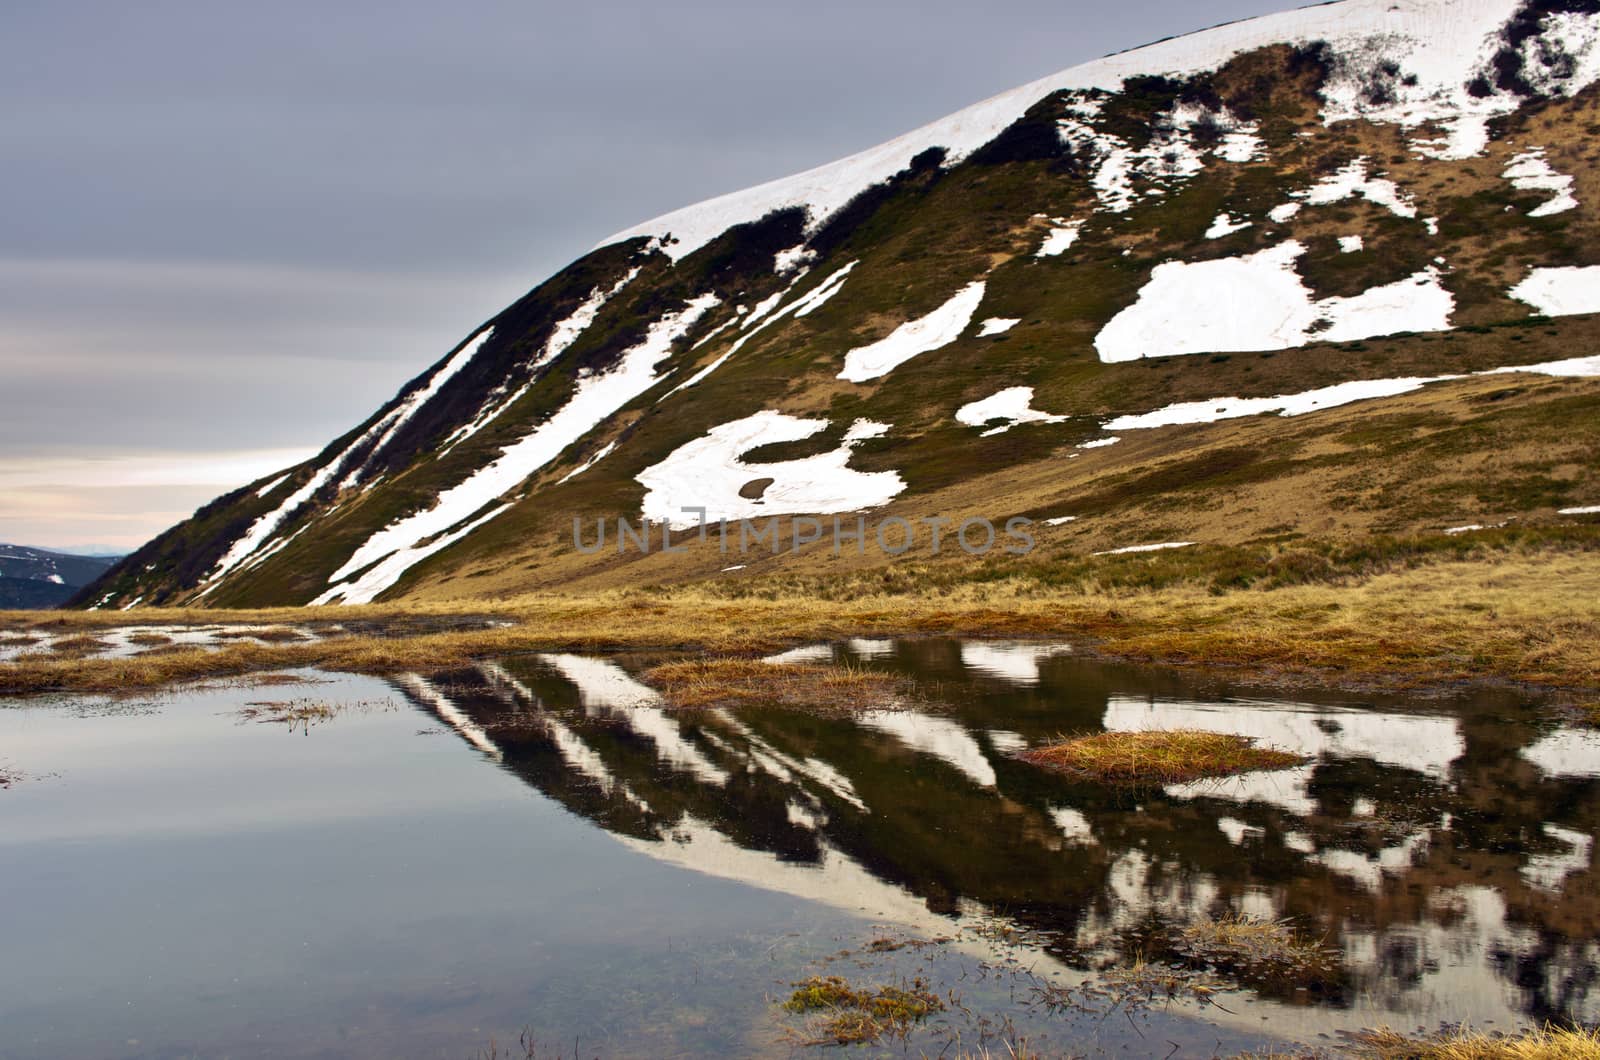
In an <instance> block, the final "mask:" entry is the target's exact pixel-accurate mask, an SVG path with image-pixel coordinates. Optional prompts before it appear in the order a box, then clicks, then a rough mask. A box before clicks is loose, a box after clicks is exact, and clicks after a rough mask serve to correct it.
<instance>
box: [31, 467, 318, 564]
mask: <svg viewBox="0 0 1600 1060" xmlns="http://www.w3.org/2000/svg"><path fill="white" fill-rule="evenodd" d="M314 455H315V451H314V450H311V449H264V450H245V451H237V452H201V453H141V454H128V455H119V456H91V457H81V458H76V459H74V458H70V457H63V456H57V457H45V458H26V459H15V458H0V541H6V542H12V543H17V544H29V545H39V546H43V547H56V548H63V549H70V548H71V546H72V545H74V544H78V543H81V542H83V541H86V540H92V541H94V542H95V543H97V544H106V545H116V546H119V547H122V548H127V549H129V550H132V549H133V548H136V547H138V546H139V545H140V544H143V543H144V542H145V541H147V540H149V539H150V538H151V537H154V536H155V535H156V534H158V533H160V532H161V531H162V530H164V529H166V528H167V527H169V526H172V525H173V524H175V523H177V522H180V521H182V520H183V519H186V518H188V517H189V516H190V515H192V514H193V513H194V510H195V509H196V508H198V507H200V506H201V505H203V504H205V503H206V502H208V501H210V500H211V499H212V498H214V497H216V496H218V495H219V494H222V493H226V492H228V491H229V490H232V489H236V488H237V487H239V486H243V485H246V484H247V483H250V482H254V481H255V480H257V479H260V478H263V477H265V476H267V475H271V474H274V473H276V472H279V471H283V470H285V469H287V468H290V467H293V466H294V465H296V464H300V463H303V462H304V461H306V460H308V459H310V458H311V457H312V456H314Z"/></svg>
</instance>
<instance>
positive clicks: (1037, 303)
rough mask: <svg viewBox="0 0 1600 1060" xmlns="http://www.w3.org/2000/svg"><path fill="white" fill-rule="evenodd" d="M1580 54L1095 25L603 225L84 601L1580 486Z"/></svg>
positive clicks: (1317, 13)
mask: <svg viewBox="0 0 1600 1060" xmlns="http://www.w3.org/2000/svg"><path fill="white" fill-rule="evenodd" d="M1597 82H1600V0H1342V2H1336V3H1331V4H1324V5H1321V6H1317V7H1311V8H1304V9H1301V10H1296V11H1289V12H1285V13H1283V14H1280V15H1274V16H1270V17H1266V18H1260V19H1255V20H1251V21H1247V22H1240V23H1235V24H1231V25H1227V26H1222V27H1218V28H1216V29H1213V30H1208V31H1205V32H1202V33H1198V34H1193V35H1190V36H1186V37H1179V38H1174V39H1170V40H1166V41H1162V42H1160V43H1158V44H1154V45H1150V46H1148V47H1144V48H1139V49H1136V50H1132V51H1128V52H1123V53H1120V54H1118V55H1114V56H1110V57H1108V58H1105V59H1101V60H1098V61H1096V62H1093V63H1089V64H1087V65H1084V66H1079V67H1075V68H1073V69H1071V70H1067V71H1065V72H1063V73H1061V74H1058V75H1056V76H1054V77H1050V78H1045V79H1043V80H1041V81H1036V82H1034V83H1032V84H1029V85H1026V86H1023V87H1022V88H1019V89H1016V90H1014V91H1012V92H1008V93H1005V94H1003V95H1001V96H997V97H995V98H994V99H991V100H987V101H985V102H983V103H980V104H978V105H976V106H974V107H971V108H968V109H967V110H964V111H961V112H960V113H958V114H955V115H952V116H951V117H949V118H947V119H944V120H943V121H940V122H935V123H934V124H932V125H930V126H927V127H926V128H923V129H920V130H917V131H916V132H914V133H911V134H908V135H907V136H904V137H901V138H899V139H897V140H894V141H892V142H890V143H888V144H884V145H882V146H880V147H878V148H874V149H873V150H870V151H867V152H864V153H862V154H860V155H857V156H854V157H852V158H849V159H845V160H843V161H841V162H836V163H833V164H832V165H828V166H823V167H821V168H819V169H815V170H812V171H810V172H807V173H804V174H801V175H799V176H796V177H793V178H789V179H787V180H781V181H776V182H773V183H771V184H766V185H762V186H760V187H757V188H752V189H749V190H748V191H743V192H738V193H735V194H733V195H728V196H723V197H721V198H717V199H713V200H711V201H709V202H706V203H702V204H700V205H698V206H693V207H690V208H688V209H685V210H681V211H678V212H676V213H673V214H669V215H667V216H665V217H661V218H657V219H656V220H654V221H651V222H648V223H646V224H644V225H640V226H637V227H635V228H631V229H628V230H626V231H624V232H621V233H619V234H618V235H616V236H614V237H612V238H611V239H609V240H607V241H606V242H605V243H604V244H602V245H601V246H600V247H598V248H597V249H596V250H594V251H593V252H591V253H590V254H589V255H587V256H585V257H584V258H582V259H580V260H579V261H577V262H575V263H574V264H573V265H571V266H569V267H568V268H567V269H565V270H563V271H562V272H561V273H559V274H557V275H556V276H555V277H552V278H551V279H550V280H548V281H546V282H544V283H543V284H541V285H539V286H538V287H536V288H535V289H534V290H533V291H531V292H530V293H529V294H528V295H527V296H525V297H524V298H523V299H521V300H520V301H518V302H517V303H516V304H515V305H513V306H511V307H509V308H508V309H506V310H505V311H503V312H501V313H500V314H498V315H496V316H495V317H493V318H492V319H490V320H489V321H486V322H485V323H484V325H483V326H481V327H480V328H478V329H475V330H474V331H473V333H472V334H471V335H469V336H468V338H467V339H466V340H465V341H463V342H462V344H461V345H460V346H459V347H457V348H456V349H454V350H452V351H450V352H449V353H448V354H447V355H446V356H445V357H443V358H442V359H441V360H440V361H439V362H438V363H437V364H436V365H434V366H433V367H432V368H430V369H429V370H427V371H426V372H424V373H423V374H422V375H420V376H418V377H417V379H416V380H415V381H413V382H412V383H411V384H410V385H408V386H407V387H406V388H405V390H404V391H402V393H401V394H399V395H397V397H396V398H395V399H394V400H393V401H392V402H390V403H389V404H388V405H387V406H385V407H384V408H383V409H381V410H379V411H378V413H376V414H375V415H374V416H373V417H372V418H371V419H370V420H368V421H367V422H366V423H365V424H363V425H361V426H360V427H358V428H357V429H355V430H354V431H352V432H350V433H349V434H348V435H346V436H345V437H343V438H341V439H339V440H337V441H336V442H334V443H333V444H332V445H330V446H329V447H328V448H327V449H326V450H324V451H323V453H321V454H320V455H319V456H318V457H317V458H316V459H315V460H313V461H312V462H310V463H308V464H306V465H304V466H302V467H299V468H294V469H290V470H289V471H288V472H287V473H286V474H284V475H283V476H281V477H277V478H274V479H272V480H269V481H265V482H263V483H259V484H256V485H255V486H252V487H249V488H247V489H244V490H241V491H238V492H236V493H234V494H231V495H229V496H227V497H224V498H221V499H219V500H218V501H217V502H215V503H214V504H212V505H210V506H208V507H207V508H205V509H203V510H201V511H200V512H198V513H196V515H195V517H194V518H193V519H191V520H189V521H187V522H185V523H183V524H181V525H180V526H178V527H176V528H174V529H173V530H172V531H170V532H169V533H168V534H165V535H163V536H162V537H161V538H159V539H157V540H156V541H154V542H152V543H151V544H150V545H149V546H147V547H146V548H145V549H143V550H141V551H140V553H139V554H138V555H136V556H134V557H131V558H130V559H129V560H128V561H127V562H125V563H123V564H121V565H120V566H119V567H118V568H116V569H115V570H114V571H113V572H111V574H110V575H108V577H107V578H106V579H104V580H103V582H102V583H101V584H100V585H97V586H96V587H95V588H94V590H93V591H91V592H87V593H85V594H83V595H82V596H81V597H80V598H79V602H80V603H84V604H87V605H94V604H102V605H103V606H122V605H125V604H127V603H130V602H132V601H135V600H139V601H141V602H144V603H156V602H168V603H170V602H195V603H205V604H232V603H245V604H254V603H304V602H309V601H315V602H319V603H346V604H348V603H361V602H366V601H370V600H374V599H378V598H382V597H386V596H392V595H395V594H403V593H407V592H417V591H427V592H430V593H440V594H468V595H482V594H485V593H504V592H513V591H519V590H525V589H531V588H537V587H544V586H549V585H554V584H567V583H582V584H595V583H604V584H618V583H627V582H628V581H630V580H633V579H637V578H650V579H654V578H661V577H698V576H721V575H725V574H729V573H738V572H739V571H741V570H744V569H746V568H749V567H751V561H750V560H749V559H748V557H746V558H745V559H742V560H737V561H729V559H728V558H727V556H726V555H725V554H724V553H723V552H722V550H721V548H719V547H716V544H715V542H713V543H712V545H710V546H708V545H707V544H706V543H705V542H702V541H700V539H699V537H698V535H696V536H695V537H694V540H693V542H692V543H691V544H690V545H689V546H687V551H685V552H677V551H676V542H675V551H674V552H673V553H670V554H667V555H663V554H662V553H661V552H660V551H659V531H658V533H657V537H656V539H654V540H655V543H656V545H657V549H656V551H654V552H652V553H651V554H649V555H644V556H641V555H639V554H638V552H637V550H636V549H635V550H633V551H630V552H629V553H627V554H618V553H617V552H616V550H615V548H614V547H611V546H608V547H607V548H606V549H605V550H603V551H600V552H594V551H593V550H587V551H586V550H583V549H578V548H576V547H575V545H574V542H573V540H572V526H573V520H574V518H579V519H581V520H584V521H585V525H588V526H589V527H590V528H591V537H592V530H593V526H594V520H596V519H598V518H609V519H614V518H617V517H622V518H627V519H632V520H635V521H638V520H640V519H644V518H648V519H649V520H651V521H653V522H654V523H656V524H665V525H669V526H671V527H673V528H678V529H679V530H680V533H682V532H683V531H682V530H681V528H682V527H684V526H685V525H686V524H688V523H689V522H692V521H693V520H694V516H693V515H689V514H685V509H699V508H704V509H706V510H707V511H708V512H709V513H712V514H711V517H712V518H716V517H718V516H728V517H732V518H739V517H756V516H784V517H812V516H819V515H828V516H830V517H831V516H834V515H839V514H844V513H851V512H856V511H870V512H872V513H874V514H875V516H876V517H879V518H881V517H887V516H896V515H897V516H901V517H903V518H907V519H913V520H914V519H916V518H920V517H926V516H934V515H939V514H951V513H952V512H964V513H969V514H981V515H983V516H985V517H987V518H990V519H991V520H992V521H994V522H996V523H1001V522H1003V521H1004V520H1005V519H1006V518H1008V517H1012V516H1022V517H1029V518H1032V517H1039V518H1040V519H1041V520H1044V519H1045V517H1048V518H1049V520H1050V521H1049V522H1048V523H1047V525H1048V526H1049V527H1050V530H1049V534H1050V537H1051V540H1052V541H1053V542H1055V544H1056V545H1057V546H1059V550H1066V551H1090V550H1093V551H1104V550H1109V549H1111V548H1115V547H1120V546H1122V545H1125V544H1128V543H1130V542H1128V541H1126V540H1124V539H1125V538H1128V537H1143V536H1153V535H1160V536H1161V537H1162V538H1164V539H1165V540H1179V539H1181V540H1192V539H1200V540H1205V539H1206V538H1205V535H1206V534H1207V533H1215V534H1222V535H1228V536H1232V537H1235V538H1239V539H1241V540H1243V539H1247V538H1249V537H1250V536H1251V535H1252V534H1265V533H1267V532H1268V531H1269V530H1271V531H1273V532H1275V533H1277V534H1279V535H1280V536H1281V535H1282V534H1284V533H1292V534H1303V533H1311V532H1315V533H1318V534H1333V535H1339V534H1354V533H1366V532H1371V531H1372V530H1393V529H1421V528H1427V527H1429V526H1431V525H1433V524H1435V523H1438V522H1441V521H1443V522H1449V521H1450V520H1457V521H1459V522H1460V523H1481V522H1483V521H1484V520H1485V519H1486V518H1488V517H1489V516H1495V517H1497V518H1528V517H1534V516H1539V515H1540V514H1541V513H1543V514H1544V515H1548V516H1552V517H1553V516H1555V515H1557V514H1559V513H1560V512H1561V511H1562V510H1563V509H1579V508H1583V507H1585V506H1587V505H1588V504H1593V503H1594V499H1595V498H1594V494H1595V493H1596V492H1597V484H1596V483H1595V481H1594V475H1593V471H1594V465H1595V463H1596V461H1595V459H1594V457H1593V452H1595V451H1600V450H1591V449H1589V448H1586V446H1589V445H1591V443H1592V441H1593V439H1592V438H1591V436H1590V433H1591V432H1593V431H1596V430H1600V427H1597V426H1596V422H1597V421H1600V417H1595V416H1593V415H1592V412H1593V411H1594V406H1593V404H1592V402H1593V401H1594V399H1595V397H1596V388H1597V387H1600V384H1596V383H1594V382H1592V381H1591V380H1592V379H1593V377H1595V376H1596V375H1600V366H1596V365H1595V364H1594V363H1593V361H1592V359H1590V358H1589V356H1588V355H1590V354H1593V353H1594V352H1595V351H1596V350H1597V349H1600V347H1597V346H1596V345H1595V340H1596V337H1597V335H1600V323H1597V321H1596V320H1595V319H1593V318H1591V317H1590V316H1589V314H1594V313H1600V214H1597V213H1596V210H1595V203H1596V199H1597V196H1600V176H1597V173H1596V168H1595V165H1594V163H1595V161H1596V157H1595V153H1594V150H1593V149H1592V147H1591V146H1590V145H1591V144H1592V143H1593V142H1594V137H1595V134H1596V132H1597V131H1600V105H1597V102H1600V84H1597ZM1533 365H1542V366H1544V367H1541V368H1539V369H1537V370H1528V367H1529V366H1533ZM1505 369H1512V370H1514V371H1513V372H1512V373H1511V374H1509V375H1508V374H1506V373H1505V372H1503V371H1502V370H1505ZM1517 380H1521V382H1517ZM1491 393H1494V394H1499V395H1500V396H1499V397H1497V398H1495V399H1494V400H1493V401H1489V400H1488V399H1487V398H1486V397H1484V395H1486V394H1491ZM1586 403H1588V404H1586ZM1208 409H1210V410H1213V411H1211V412H1207V411H1206V410H1208ZM1557 409H1560V410H1562V411H1560V412H1557V411H1553V410H1557ZM1423 410H1428V411H1426V412H1424V411H1423ZM1311 413H1314V414H1315V415H1306V414H1311ZM1273 416H1276V419H1270V418H1267V419H1264V418H1263V417H1273ZM1302 416H1304V419H1305V421H1306V423H1308V424H1310V425H1309V426H1302V425H1301V422H1300V421H1301V419H1302ZM1419 416H1420V417H1423V419H1420V420H1419V419H1418V417H1419ZM1319 417H1321V418H1322V419H1321V421H1320V423H1316V422H1314V421H1317V420H1318V418H1319ZM1374 417H1376V418H1378V419H1379V420H1381V422H1382V423H1384V424H1385V427H1384V429H1383V430H1378V431H1377V433H1373V432H1374V430H1375V428H1372V427H1366V428H1361V429H1357V428H1355V427H1350V426H1348V425H1349V424H1351V423H1354V422H1356V421H1357V420H1365V419H1370V418H1374ZM1339 425H1345V427H1344V428H1342V429H1344V431H1345V433H1344V434H1338V433H1336V432H1334V433H1330V432H1333V430H1334V428H1335V427H1336V426H1339ZM1363 431H1365V433H1362V432H1363ZM1491 438H1492V439H1493V441H1492V444H1491V442H1490V441H1489V440H1490V439H1491ZM1245 439H1249V440H1248V442H1246V441H1245ZM1337 439H1342V441H1339V440H1337ZM1362 439H1366V440H1362ZM1429 445H1432V446H1433V447H1434V450H1435V454H1434V456H1433V458H1431V459H1429V460H1426V461H1423V460H1416V459H1410V460H1402V459H1400V458H1399V456H1400V454H1401V453H1403V452H1409V453H1410V454H1411V455H1412V456H1414V455H1415V454H1416V452H1418V451H1421V450H1425V449H1427V447H1428V446H1429ZM1219 454H1220V455H1219ZM1182 467H1187V468H1189V470H1188V471H1186V472H1180V471H1177V470H1174V469H1176V468H1182ZM1163 468H1166V469H1168V470H1166V471H1163V470H1162V469H1163ZM1486 474H1487V475H1488V478H1487V479H1486V478H1485V476H1486ZM1134 483H1137V484H1139V485H1138V486H1137V487H1136V486H1134V485H1131V484H1134ZM1486 483H1488V484H1486ZM1186 491H1187V493H1186ZM1188 494H1192V495H1188ZM1069 516H1073V517H1075V518H1071V519H1069V518H1068V517H1069ZM1313 524H1314V525H1313ZM1285 528H1287V529H1285ZM785 532H786V533H787V531H785ZM1132 543H1137V541H1135V542H1132ZM784 551H787V550H784ZM811 552H812V555H811V558H810V559H805V558H804V557H802V558H801V559H800V560H796V559H795V558H794V557H790V556H784V557H780V558H774V557H772V556H771V555H770V554H769V555H767V556H766V557H765V558H764V559H763V560H762V562H761V563H760V564H757V565H756V567H755V569H768V568H771V567H773V566H774V565H794V564H796V563H800V564H802V565H804V564H805V563H811V564H812V565H813V566H817V565H820V566H821V567H826V565H827V564H826V562H825V561H824V560H823V559H822V558H819V557H818V556H817V555H815V553H816V549H815V548H813V549H812V550H811ZM685 557H686V558H685ZM879 559H884V557H882V556H880V557H879ZM839 562H840V563H845V562H846V561H845V560H843V559H841V560H840V561H839ZM848 562H853V563H869V562H872V560H871V559H870V558H868V559H860V558H859V557H856V558H855V559H852V560H850V561H848Z"/></svg>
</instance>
